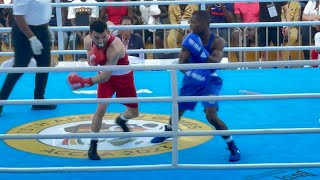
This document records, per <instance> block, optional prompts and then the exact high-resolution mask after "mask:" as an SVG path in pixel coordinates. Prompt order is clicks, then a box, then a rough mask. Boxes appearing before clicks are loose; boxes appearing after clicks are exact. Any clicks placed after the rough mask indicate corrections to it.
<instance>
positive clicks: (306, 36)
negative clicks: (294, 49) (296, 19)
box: [301, 0, 320, 60]
mask: <svg viewBox="0 0 320 180" xmlns="http://www.w3.org/2000/svg"><path fill="white" fill-rule="evenodd" d="M319 20H320V13H319V0H317V1H313V0H309V1H308V3H307V5H306V6H305V8H304V10H303V14H302V21H318V22H319ZM310 31H311V32H310ZM317 32H318V30H317V29H316V27H315V26H302V30H301V33H302V45H303V46H310V45H311V40H312V37H314V35H315V34H316V33H317ZM303 54H304V58H305V59H306V60H309V59H310V50H303Z"/></svg>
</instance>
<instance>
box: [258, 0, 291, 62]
mask: <svg viewBox="0 0 320 180" xmlns="http://www.w3.org/2000/svg"><path fill="white" fill-rule="evenodd" d="M259 6H260V11H259V21H260V22H281V10H283V13H284V17H285V20H286V21H287V22H289V21H290V16H289V11H288V3H287V2H259ZM287 33H288V27H287V26H284V27H283V28H282V29H279V27H259V28H258V42H259V43H258V44H259V47H265V46H269V45H270V43H271V42H272V43H273V45H274V46H281V45H282V44H283V35H286V34H287ZM277 59H280V60H283V54H282V51H280V52H279V57H277ZM261 60H262V61H265V60H267V53H266V52H265V51H261Z"/></svg>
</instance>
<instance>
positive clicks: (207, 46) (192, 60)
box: [189, 33, 214, 63]
mask: <svg viewBox="0 0 320 180" xmlns="http://www.w3.org/2000/svg"><path fill="white" fill-rule="evenodd" d="M213 40H214V33H211V35H210V38H209V41H208V43H207V45H205V46H204V49H205V50H207V51H208V52H209V53H211V48H210V46H211V44H212V42H213ZM198 62H199V61H196V60H195V59H194V58H193V57H191V58H190V59H189V63H198Z"/></svg>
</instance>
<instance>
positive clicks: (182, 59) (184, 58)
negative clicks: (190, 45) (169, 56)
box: [179, 47, 191, 73]
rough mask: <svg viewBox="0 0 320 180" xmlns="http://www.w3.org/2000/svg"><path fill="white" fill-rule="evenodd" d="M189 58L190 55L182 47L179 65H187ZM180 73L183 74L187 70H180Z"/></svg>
mask: <svg viewBox="0 0 320 180" xmlns="http://www.w3.org/2000/svg"><path fill="white" fill-rule="evenodd" d="M190 57H191V53H190V51H189V50H188V49H186V48H184V47H182V48H181V51H180V56H179V64H187V63H188V61H189V59H190ZM180 71H181V72H182V73H185V72H186V71H187V70H183V69H181V70H180Z"/></svg>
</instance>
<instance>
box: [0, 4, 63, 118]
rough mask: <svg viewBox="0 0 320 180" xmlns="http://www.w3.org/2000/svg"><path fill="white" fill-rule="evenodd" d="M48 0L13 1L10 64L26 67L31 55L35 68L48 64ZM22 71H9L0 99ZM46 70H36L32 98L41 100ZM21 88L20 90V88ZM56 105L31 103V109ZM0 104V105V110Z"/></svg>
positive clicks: (8, 92) (54, 106)
mask: <svg viewBox="0 0 320 180" xmlns="http://www.w3.org/2000/svg"><path fill="white" fill-rule="evenodd" d="M51 13H52V7H51V0H13V15H14V23H13V25H12V32H11V34H12V39H13V46H14V53H15V58H14V65H13V67H27V66H28V64H29V62H30V59H31V58H32V57H34V59H35V60H36V62H37V66H38V67H49V66H50V64H51V63H50V59H51V58H50V57H51V52H50V51H51V44H50V38H49V31H48V23H49V21H50V18H51ZM21 76H22V73H9V74H8V75H7V77H6V79H5V81H4V84H3V86H2V89H1V92H0V99H1V100H7V99H8V97H9V95H10V93H11V91H12V89H13V87H14V85H15V84H16V82H17V81H18V79H19V78H20V77H21ZM47 80H48V73H36V77H35V89H34V99H44V94H45V89H46V86H47ZM20 91H23V89H20ZM56 107H57V106H56V105H33V106H32V110H52V109H56ZM2 108H3V106H0V113H1V112H2Z"/></svg>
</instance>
